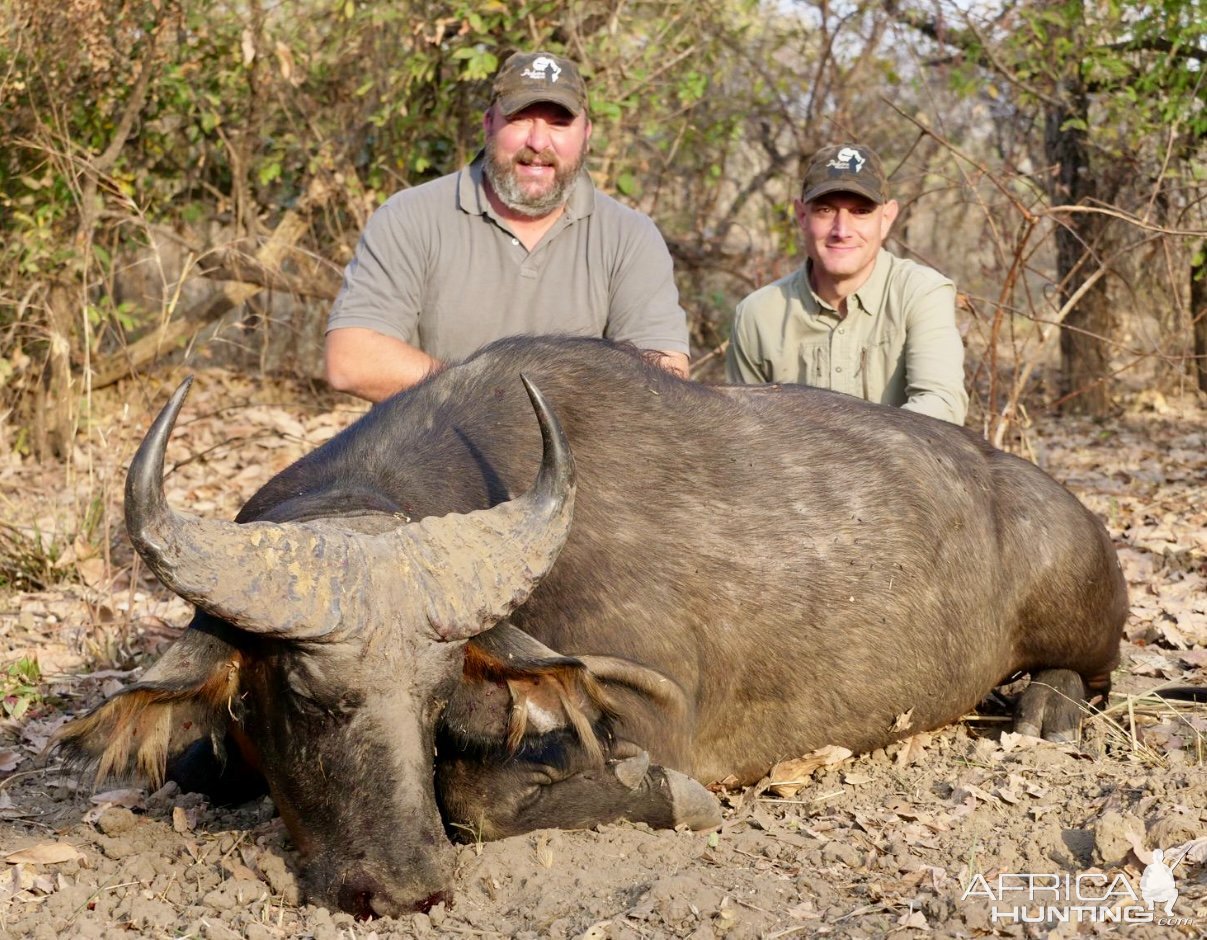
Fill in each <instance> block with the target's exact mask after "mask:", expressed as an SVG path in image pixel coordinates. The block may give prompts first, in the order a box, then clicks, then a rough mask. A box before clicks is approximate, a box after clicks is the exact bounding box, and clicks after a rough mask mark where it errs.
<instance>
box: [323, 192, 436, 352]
mask: <svg viewBox="0 0 1207 940" xmlns="http://www.w3.org/2000/svg"><path fill="white" fill-rule="evenodd" d="M404 196H405V191H404V192H402V193H396V194H395V195H394V196H392V197H391V198H390V199H388V200H387V201H386V202H385V203H384V204H383V205H381V206H380V207H378V208H377V210H376V211H374V213H373V214H372V215H371V216H370V217H369V221H368V223H366V225H365V229H364V231H363V232H362V233H361V236H360V241H359V242H358V243H357V246H356V253H355V254H354V255H353V256H352V260H351V261H350V262H349V263H348V266H347V267H346V268H344V283H343V286H342V287H341V288H340V292H339V294H338V295H337V296H336V298H335V303H334V304H333V305H332V307H331V313H330V314H329V315H328V317H327V331H328V332H330V331H331V330H338V329H343V328H344V327H363V328H364V329H369V330H374V331H375V332H378V333H383V334H385V335H386V336H392V337H394V338H395V339H400V340H402V341H403V342H406V343H413V342H415V334H416V332H417V329H416V328H417V326H418V323H419V313H420V309H421V306H422V298H423V284H424V273H423V269H424V263H423V258H424V257H425V251H424V248H423V243H422V237H421V232H420V230H419V227H418V226H417V225H416V224H415V221H414V220H413V219H412V218H411V217H410V213H409V212H408V211H407V205H406V200H405V199H404V198H403V197H404Z"/></svg>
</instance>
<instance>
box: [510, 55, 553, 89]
mask: <svg viewBox="0 0 1207 940" xmlns="http://www.w3.org/2000/svg"><path fill="white" fill-rule="evenodd" d="M520 74H521V75H523V76H524V77H525V78H535V79H537V80H538V81H543V80H544V79H546V78H547V79H549V81H550V83H552V84H556V83H557V79H558V76H559V75H561V74H562V67H561V66H560V65H558V64H557V63H556V62H554V61H553V60H552V59H551V58H549V56H547V55H540V56H537V57H536V58H535V59H533V60H532V65H530V66H528V68H526V69H524V71H522V72H521V73H520Z"/></svg>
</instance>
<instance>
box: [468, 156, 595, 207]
mask: <svg viewBox="0 0 1207 940" xmlns="http://www.w3.org/2000/svg"><path fill="white" fill-rule="evenodd" d="M586 156H587V148H586V147H584V148H583V149H582V152H581V153H579V155H578V159H577V160H575V161H574V162H573V163H563V164H561V165H558V159H557V156H556V155H555V154H554V153H553V151H551V150H546V151H544V152H543V153H537V152H536V151H535V150H533V149H532V148H530V147H524V148H523V149H521V150H520V151H519V152H518V153H517V154H516V155H515V157H514V158H513V159H512V160H510V161H508V160H506V159H505V158H503V157H500V156H499V154H498V153H497V151H496V149H495V144H494V141H493V140H487V141H486V166H485V170H486V179H487V180H488V181H489V183H490V188H491V189H493V190H494V193H495V195H496V196H498V197H499V200H500V201H501V202H502V203H503V205H505V206H506V207H507V208H508V209H510V210H511V211H512V212H516V213H519V214H520V215H525V216H528V217H529V218H532V219H539V218H540V217H541V216H545V215H548V214H549V213H550V212H552V211H553V210H554V209H556V208H558V207H559V206H562V205H565V203H566V200H567V199H568V198H569V197H570V190H571V188H572V187H573V186H574V181H575V180H576V179H578V174H579V171H581V170H582V168H583V160H584V159H585V158H586ZM522 163H537V164H542V165H546V166H552V167H555V168H556V169H555V170H554V172H553V183H552V185H551V186H550V187H549V188H548V189H547V190H546V191H544V192H536V193H533V192H530V191H526V190H525V188H524V185H523V184H522V183H521V182H520V177H519V174H518V173H516V165H517V164H522Z"/></svg>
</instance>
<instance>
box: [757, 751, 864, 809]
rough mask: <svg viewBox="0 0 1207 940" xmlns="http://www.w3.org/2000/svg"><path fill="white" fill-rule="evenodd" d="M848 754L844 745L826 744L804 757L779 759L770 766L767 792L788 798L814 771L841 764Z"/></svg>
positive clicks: (794, 794) (849, 754)
mask: <svg viewBox="0 0 1207 940" xmlns="http://www.w3.org/2000/svg"><path fill="white" fill-rule="evenodd" d="M850 756H851V752H850V751H849V750H847V749H846V748H845V747H839V746H838V745H836V744H827V745H826V746H825V747H819V748H818V749H817V750H816V751H810V752H809V753H808V754H806V755H804V757H796V758H793V759H792V760H785V761H780V762H779V763H778V764H776V765H775V766H774V767H772V768H771V774H770V780H771V783H770V784H769V785H768V787H767V792H768V793H771V794H772V795H774V796H778V797H782V798H784V799H790V798H791V797H794V796H796V793H797V791H798V790H800V788H801V787H803V786H804V785H805V784H806V783H807V782H808V780H809V778H810V777H811V776H813V774H814V772H816V771H818V770H820V769H821V768H822V767H832V766H834V765H835V764H841V763H842V762H843V761H844V760H846V759H847V758H848V757H850Z"/></svg>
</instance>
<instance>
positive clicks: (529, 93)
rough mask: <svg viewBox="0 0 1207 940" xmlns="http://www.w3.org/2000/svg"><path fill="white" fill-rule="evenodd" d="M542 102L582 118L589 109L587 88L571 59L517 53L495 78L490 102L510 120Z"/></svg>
mask: <svg viewBox="0 0 1207 940" xmlns="http://www.w3.org/2000/svg"><path fill="white" fill-rule="evenodd" d="M539 101H548V102H551V103H552V104H556V105H560V106H561V107H563V108H565V109H566V110H567V111H569V112H570V113H571V114H573V115H574V116H575V117H578V115H580V114H582V113H583V112H584V111H586V110H587V85H586V83H585V82H584V81H583V77H582V75H581V74H580V73H579V71H578V66H577V65H575V64H574V63H573V62H571V61H570V60H569V59H564V58H562V57H561V56H559V55H554V54H553V53H552V52H516V53H514V54H513V55H511V56H509V57H508V59H507V61H506V62H504V63H503V66H502V67H501V68H500V69H499V71H498V74H497V75H495V81H494V85H493V86H492V87H491V92H490V103H491V104H493V105H498V107H499V110H500V111H501V112H502V113H503V114H504V115H506V116H507V117H510V116H511V115H513V114H515V113H516V112H517V111H522V110H523V109H524V108H526V107H528V106H529V105H530V104H536V103H537V102H539Z"/></svg>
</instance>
